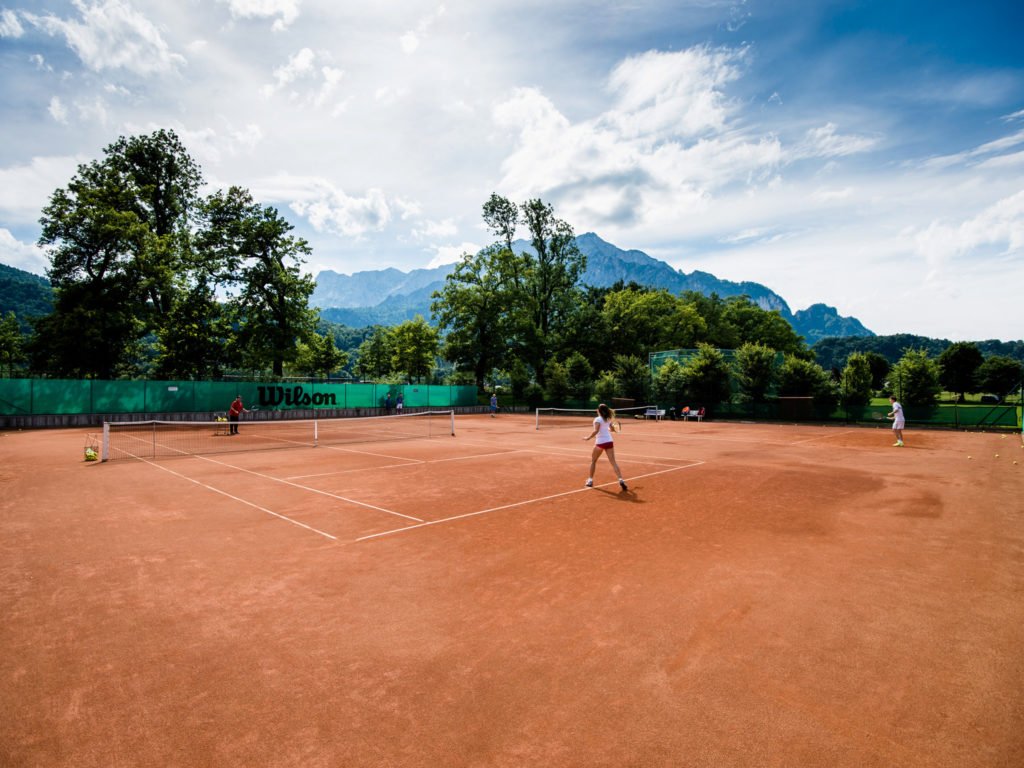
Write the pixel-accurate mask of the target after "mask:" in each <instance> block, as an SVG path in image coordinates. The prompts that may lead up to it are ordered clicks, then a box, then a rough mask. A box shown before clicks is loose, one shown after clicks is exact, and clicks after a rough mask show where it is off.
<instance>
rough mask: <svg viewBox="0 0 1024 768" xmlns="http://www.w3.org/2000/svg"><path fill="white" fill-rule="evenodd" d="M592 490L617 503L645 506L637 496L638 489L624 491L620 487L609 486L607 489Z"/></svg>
mask: <svg viewBox="0 0 1024 768" xmlns="http://www.w3.org/2000/svg"><path fill="white" fill-rule="evenodd" d="M590 490H592V491H596V492H597V493H603V494H604V495H605V496H609V497H611V498H613V499H615V500H616V501H629V502H632V503H633V504H643V503H644V502H643V501H642V500H641V499H640V497H639V496H637V495H636V487H635V486H634V487H632V488H630V489H629V490H628V491H624V490H622V489H621V488H619V487H618V486H608V487H607V488H597V487H595V488H591V489H590Z"/></svg>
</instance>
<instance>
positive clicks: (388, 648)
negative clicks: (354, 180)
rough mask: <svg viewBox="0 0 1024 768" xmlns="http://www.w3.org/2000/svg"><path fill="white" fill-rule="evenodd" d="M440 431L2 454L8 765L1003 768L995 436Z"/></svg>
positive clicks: (681, 427) (1015, 518) (33, 437)
mask: <svg viewBox="0 0 1024 768" xmlns="http://www.w3.org/2000/svg"><path fill="white" fill-rule="evenodd" d="M456 422H457V431H458V435H457V436H456V437H454V438H451V437H445V438H433V439H431V440H423V441H415V442H401V443H379V444H360V445H353V446H349V447H347V448H325V447H320V448H315V449H293V450H281V451H273V452H259V453H237V454H226V455H220V456H216V457H210V458H207V459H204V458H179V459H167V460H161V461H158V462H154V463H147V462H142V461H121V462H109V463H106V464H102V465H101V464H97V463H86V462H83V461H82V455H83V447H84V444H85V439H86V438H85V431H80V430H61V431H38V432H8V433H5V434H2V435H0V456H2V461H0V478H2V484H3V495H2V501H0V558H2V559H0V595H2V606H3V624H2V629H0V706H2V710H3V712H4V716H3V717H2V718H0V765H2V766H4V768H14V767H15V766H46V767H47V768H50V767H52V766H102V767H103V768H111V766H218V767H219V768H223V767H224V766H246V767H250V766H302V767H303V768H308V767H310V766H324V767H327V766H330V767H332V768H337V767H340V766H400V767H403V768H404V767H405V766H409V767H419V766H423V767H424V768H425V767H427V766H429V767H430V768H438V767H439V766H475V767H483V766H488V767H489V766H510V767H511V766H516V767H518V766H545V767H551V766H609V767H610V768H611V767H614V768H622V767H624V766H637V767H644V768H646V767H648V766H673V767H676V766H828V767H829V768H840V767H842V766H850V767H851V768H854V767H856V768H869V767H871V766H877V767H878V768H890V767H891V766H948V767H949V768H970V767H973V766H977V767H978V768H982V767H984V768H992V767H993V766H1006V767H1007V768H1009V767H1011V766H1012V767H1015V768H1016V767H1019V766H1021V765H1024V665H1022V662H1024V503H1022V499H1024V493H1022V491H1024V449H1022V448H1021V439H1020V435H1009V436H1000V435H997V434H984V433H974V434H964V433H955V432H923V431H915V430H913V429H910V430H908V432H907V447H906V448H903V449H897V448H893V447H891V443H892V439H891V435H890V432H889V431H888V430H885V429H870V428H868V429H858V428H842V427H808V426H800V427H797V426H777V425H753V424H717V423H714V422H705V423H700V424H698V423H693V422H690V423H679V422H661V423H655V422H643V423H641V422H635V423H634V422H628V423H627V424H625V428H624V430H623V433H622V434H621V435H619V436H618V437H617V442H616V446H617V454H618V459H619V463H620V465H621V467H622V469H623V472H624V473H625V474H626V476H627V478H628V480H629V484H630V490H629V492H628V493H620V492H619V490H618V487H617V486H616V485H615V483H614V479H615V478H614V476H613V474H612V472H611V469H610V467H609V466H608V464H607V462H606V461H604V460H603V459H602V461H601V463H600V464H599V465H598V472H597V477H596V482H597V484H598V485H599V486H600V487H598V488H595V489H593V490H584V489H583V487H582V486H583V481H584V480H585V479H586V472H587V465H588V462H589V452H590V444H587V443H583V442H582V441H581V440H580V438H581V437H582V436H583V435H586V434H587V433H588V432H589V426H588V425H583V426H581V428H579V429H575V430H574V429H568V430H566V429H558V430H550V431H545V430H541V431H536V430H534V429H533V423H532V420H531V419H528V418H526V417H516V416H504V417H499V418H497V419H491V418H489V417H487V416H481V417H458V418H457V419H456ZM248 426H249V425H243V428H247V427H248ZM252 426H255V425H252ZM996 454H998V457H997V456H996ZM968 456H970V457H971V458H970V459H968ZM1014 462H1017V463H1016V464H1015V463H1014ZM602 484H603V485H602Z"/></svg>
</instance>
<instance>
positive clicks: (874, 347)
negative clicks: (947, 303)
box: [811, 333, 1024, 370]
mask: <svg viewBox="0 0 1024 768" xmlns="http://www.w3.org/2000/svg"><path fill="white" fill-rule="evenodd" d="M952 343H953V342H951V341H949V340H948V339H931V338H928V337H927V336H915V335H913V334H910V333H897V334H893V335H891V336H852V337H843V338H838V337H837V338H828V339H822V340H821V341H819V342H818V343H817V344H815V345H814V346H813V347H811V351H813V352H814V355H815V357H816V358H817V361H818V364H819V365H820V366H821V367H822V368H825V369H826V370H827V369H829V368H842V367H843V366H844V365H846V359H847V358H848V357H849V356H850V355H851V354H853V353H854V352H876V353H878V354H879V355H881V356H882V357H884V358H885V359H886V360H888V361H889V362H890V363H895V362H896V361H897V360H899V359H900V358H901V357H902V356H903V353H904V352H906V351H907V350H908V349H916V350H924V351H925V352H927V353H928V356H929V357H931V358H937V357H938V356H939V355H941V354H942V352H943V351H944V350H945V349H946V348H947V347H949V346H950V345H951V344H952ZM972 343H973V344H974V345H975V346H976V347H977V348H978V349H979V350H980V351H981V353H982V354H983V355H984V356H985V357H990V356H992V355H1001V356H1003V357H1011V358H1013V359H1015V360H1020V361H1021V362H1024V341H997V340H995V339H990V340H987V341H974V342H972Z"/></svg>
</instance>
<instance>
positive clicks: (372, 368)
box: [355, 325, 394, 379]
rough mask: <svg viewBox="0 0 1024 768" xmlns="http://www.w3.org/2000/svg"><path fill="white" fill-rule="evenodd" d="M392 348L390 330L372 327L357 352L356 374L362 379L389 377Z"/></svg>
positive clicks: (382, 327) (378, 326)
mask: <svg viewBox="0 0 1024 768" xmlns="http://www.w3.org/2000/svg"><path fill="white" fill-rule="evenodd" d="M393 347H394V341H393V339H392V333H391V329H390V328H385V327H384V326H380V325H377V326H374V328H373V331H372V332H371V333H370V335H369V336H367V337H366V338H365V339H364V340H363V342H362V343H361V344H360V345H359V349H358V350H357V353H356V364H355V369H356V373H357V374H359V376H360V377H361V378H363V379H383V378H386V377H387V376H389V375H390V374H391V360H392V356H393V355H392V350H393Z"/></svg>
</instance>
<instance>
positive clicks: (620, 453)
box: [442, 440, 703, 467]
mask: <svg viewBox="0 0 1024 768" xmlns="http://www.w3.org/2000/svg"><path fill="white" fill-rule="evenodd" d="M464 442H466V443H473V441H472V440H465V441H464ZM473 444H474V445H490V443H473ZM591 450H593V446H590V447H588V448H585V449H584V448H572V447H569V446H565V447H562V446H560V445H552V446H548V448H547V450H543V451H542V450H540V449H539V448H516V449H515V450H511V451H505V452H503V453H495V454H493V455H494V456H507V455H509V454H512V453H536V454H539V455H541V456H558V457H559V458H565V457H567V456H583V457H585V458H584V463H585V459H586V458H589V457H590V452H591ZM483 455H487V454H483ZM466 458H474V457H472V456H468V457H466ZM615 458H617V459H622V460H623V461H641V460H642V461H643V462H644V463H645V464H657V465H660V466H663V467H677V466H679V464H678V463H679V462H680V461H690V462H701V460H700V459H687V458H680V457H679V456H657V455H655V454H651V453H635V452H633V451H627V450H623V449H622V448H620V447H616V449H615ZM649 459H663V460H665V461H668V462H675V463H672V464H662V463H661V462H660V461H649ZM442 461H448V459H442ZM701 463H703V462H701Z"/></svg>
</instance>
